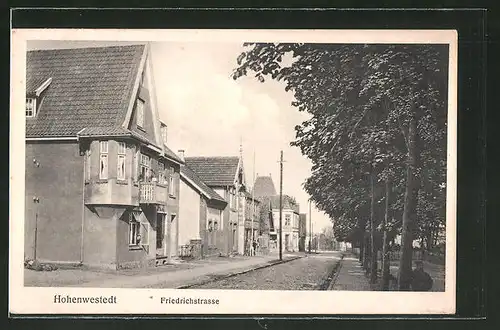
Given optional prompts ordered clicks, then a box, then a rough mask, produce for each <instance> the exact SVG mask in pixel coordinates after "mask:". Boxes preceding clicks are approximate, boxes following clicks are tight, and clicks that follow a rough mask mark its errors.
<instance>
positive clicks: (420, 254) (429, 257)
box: [352, 248, 445, 265]
mask: <svg viewBox="0 0 500 330" xmlns="http://www.w3.org/2000/svg"><path fill="white" fill-rule="evenodd" d="M352 253H354V254H355V255H356V256H357V257H359V253H360V249H359V248H352ZM377 258H378V259H379V260H382V251H378V254H377ZM400 258H401V251H390V252H389V260H391V261H395V260H399V259H400ZM412 260H425V261H428V262H430V263H433V264H439V265H444V261H445V256H444V254H438V253H432V252H425V251H422V250H413V254H412Z"/></svg>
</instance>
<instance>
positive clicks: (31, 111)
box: [26, 97, 36, 117]
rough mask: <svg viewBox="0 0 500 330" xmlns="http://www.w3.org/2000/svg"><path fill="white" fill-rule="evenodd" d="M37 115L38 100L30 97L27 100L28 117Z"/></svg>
mask: <svg viewBox="0 0 500 330" xmlns="http://www.w3.org/2000/svg"><path fill="white" fill-rule="evenodd" d="M35 115H36V99H34V98H32V97H28V98H27V99H26V117H35Z"/></svg>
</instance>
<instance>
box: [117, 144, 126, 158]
mask: <svg viewBox="0 0 500 330" xmlns="http://www.w3.org/2000/svg"><path fill="white" fill-rule="evenodd" d="M126 151H127V145H126V144H125V142H118V155H125V154H126Z"/></svg>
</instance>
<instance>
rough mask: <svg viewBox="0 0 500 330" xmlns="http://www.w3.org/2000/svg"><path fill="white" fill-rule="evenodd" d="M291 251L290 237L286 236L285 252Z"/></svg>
mask: <svg viewBox="0 0 500 330" xmlns="http://www.w3.org/2000/svg"><path fill="white" fill-rule="evenodd" d="M289 249H290V235H289V234H286V235H285V251H288V250H289Z"/></svg>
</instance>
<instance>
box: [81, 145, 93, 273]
mask: <svg viewBox="0 0 500 330" xmlns="http://www.w3.org/2000/svg"><path fill="white" fill-rule="evenodd" d="M78 142H80V141H78ZM91 145H92V142H91V143H90V144H89V149H90V148H91ZM78 148H80V143H78ZM88 155H89V151H88V150H85V154H84V155H83V176H82V177H83V180H82V226H81V227H82V232H81V235H80V264H83V252H84V242H83V240H84V229H85V176H86V175H87V162H90V159H89V157H88ZM89 172H90V171H89ZM89 174H90V173H89Z"/></svg>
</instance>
